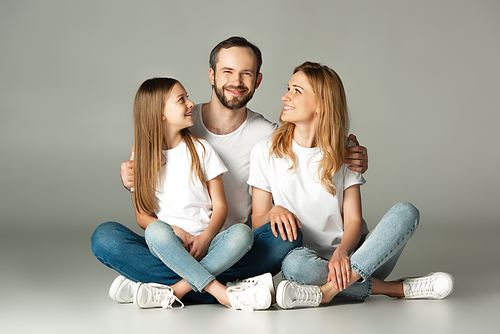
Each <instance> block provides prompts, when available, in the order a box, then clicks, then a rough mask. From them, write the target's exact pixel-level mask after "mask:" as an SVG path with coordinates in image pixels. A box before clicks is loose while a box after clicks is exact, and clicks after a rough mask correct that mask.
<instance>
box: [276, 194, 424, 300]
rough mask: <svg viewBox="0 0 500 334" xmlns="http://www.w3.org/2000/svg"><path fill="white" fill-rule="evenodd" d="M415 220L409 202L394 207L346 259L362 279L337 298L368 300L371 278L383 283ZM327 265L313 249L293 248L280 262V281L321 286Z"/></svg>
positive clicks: (416, 223) (414, 213)
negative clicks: (281, 265) (348, 258)
mask: <svg viewBox="0 0 500 334" xmlns="http://www.w3.org/2000/svg"><path fill="white" fill-rule="evenodd" d="M419 217H420V216H419V212H418V210H417V209H416V208H415V207H414V206H413V205H412V204H410V203H398V204H396V205H394V206H393V207H392V208H391V209H390V210H389V211H388V212H387V213H386V214H385V215H384V217H383V218H382V220H381V221H380V222H379V223H378V224H377V226H376V227H375V228H374V229H373V230H372V231H371V232H370V233H369V234H368V235H367V236H366V238H365V240H364V242H363V243H362V245H361V246H360V247H359V248H358V249H356V250H355V251H354V252H353V253H352V254H351V256H350V261H351V268H352V269H353V270H354V271H356V272H357V273H358V274H359V275H360V276H361V277H362V279H360V281H359V282H356V283H354V284H353V285H351V286H349V287H348V288H347V289H345V290H343V291H342V292H340V293H339V294H338V295H339V296H347V297H351V298H355V299H359V300H365V299H366V298H367V297H369V296H370V295H371V291H372V277H375V278H378V279H381V280H384V279H386V278H387V276H389V274H390V273H391V271H392V269H393V268H394V266H395V265H396V262H397V260H398V258H399V256H400V255H401V253H402V252H403V249H404V247H405V246H406V243H407V242H408V240H409V239H410V238H411V236H412V235H413V233H414V232H415V230H416V228H417V226H418V223H419ZM328 262H329V259H323V258H321V257H319V256H318V255H317V254H316V252H314V251H313V250H310V249H307V248H302V247H301V248H298V249H295V250H293V251H292V252H290V254H288V255H287V257H286V258H285V260H284V261H283V267H282V274H283V278H284V279H286V280H291V281H295V282H297V283H300V284H308V285H319V286H321V285H324V284H326V282H327V279H328Z"/></svg>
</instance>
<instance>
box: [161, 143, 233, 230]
mask: <svg viewBox="0 0 500 334" xmlns="http://www.w3.org/2000/svg"><path fill="white" fill-rule="evenodd" d="M200 142H202V144H203V146H204V147H205V149H203V146H201V145H200V144H199V143H198V142H196V141H195V142H194V144H195V147H196V151H197V153H198V157H199V158H200V164H201V168H202V171H203V175H204V176H205V180H206V181H210V180H212V179H213V178H215V177H217V176H219V175H221V174H224V173H225V172H226V171H227V168H226V166H224V163H223V162H222V160H221V159H220V158H219V156H218V155H217V152H215V150H214V149H213V147H212V145H210V144H209V143H208V142H207V141H206V140H203V139H200ZM163 154H164V155H165V157H166V160H167V163H166V164H165V165H164V166H163V168H162V171H161V183H160V186H159V187H158V189H157V191H156V198H155V201H156V207H157V209H156V212H155V213H156V216H157V217H158V219H159V220H162V221H164V222H166V223H168V224H170V225H175V226H178V227H180V228H182V229H183V230H185V231H186V232H188V233H190V234H192V235H199V234H201V233H202V232H203V231H204V230H205V229H206V228H207V226H208V224H209V223H210V217H211V215H212V201H211V200H210V195H209V193H208V189H207V187H206V186H204V185H203V184H202V183H201V182H200V180H199V179H198V176H197V175H196V174H195V173H191V172H190V171H191V154H190V153H189V149H188V147H187V146H186V143H185V142H184V140H183V141H182V142H181V143H180V144H179V145H177V146H176V147H174V148H173V149H170V150H164V151H163Z"/></svg>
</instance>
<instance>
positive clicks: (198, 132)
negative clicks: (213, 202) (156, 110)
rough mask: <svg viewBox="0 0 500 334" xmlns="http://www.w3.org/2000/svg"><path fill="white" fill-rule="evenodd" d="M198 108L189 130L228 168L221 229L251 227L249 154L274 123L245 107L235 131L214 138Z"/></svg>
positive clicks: (273, 128) (196, 106) (194, 111)
mask: <svg viewBox="0 0 500 334" xmlns="http://www.w3.org/2000/svg"><path fill="white" fill-rule="evenodd" d="M201 106H202V105H201V104H197V105H195V106H194V108H193V119H194V125H193V126H192V127H190V128H189V130H190V131H191V133H192V134H194V135H195V136H197V137H200V138H204V139H206V140H208V141H209V142H210V144H212V146H213V147H214V148H215V150H216V151H217V153H218V154H219V156H220V157H221V159H222V161H224V164H225V165H226V167H227V169H228V171H227V173H226V174H224V176H223V181H224V190H225V193H226V200H227V204H228V208H229V209H228V216H227V219H226V223H225V224H224V226H223V227H222V230H224V229H227V228H228V227H230V226H232V225H234V224H237V223H247V224H248V225H249V226H251V222H250V220H249V218H250V215H251V213H252V197H251V196H250V193H249V192H248V185H247V180H248V173H249V168H250V153H251V152H252V148H253V147H254V146H255V144H257V143H258V142H259V141H260V140H262V139H265V138H267V137H269V135H270V134H271V133H272V132H273V131H274V130H275V129H276V124H274V123H271V122H269V121H268V120H267V119H265V118H264V117H263V116H262V115H261V114H258V113H256V112H253V111H251V110H250V109H248V108H247V118H246V120H245V122H244V123H243V124H242V125H241V126H240V127H239V128H238V129H237V130H235V131H233V132H231V133H230V134H227V135H216V134H214V133H212V132H210V131H209V130H208V129H207V128H206V127H205V125H204V124H203V117H202V114H201Z"/></svg>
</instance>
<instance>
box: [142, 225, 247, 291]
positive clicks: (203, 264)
mask: <svg viewBox="0 0 500 334" xmlns="http://www.w3.org/2000/svg"><path fill="white" fill-rule="evenodd" d="M144 236H145V238H146V243H147V245H148V246H149V250H150V251H151V253H153V255H154V256H156V257H157V258H159V259H160V260H161V261H162V262H163V263H164V264H165V265H166V266H167V267H169V268H170V269H171V270H172V271H173V272H175V273H176V274H177V275H178V276H180V277H182V278H184V279H185V280H186V281H187V282H188V283H189V285H190V286H191V289H192V290H193V291H197V292H201V291H203V288H204V287H205V286H206V285H207V284H208V283H210V282H212V281H213V280H214V279H215V276H214V275H218V274H220V273H222V272H223V271H225V270H226V269H228V268H230V267H231V266H232V265H234V264H235V263H236V262H237V261H238V260H239V259H241V258H242V257H243V255H245V253H246V252H248V251H249V250H250V248H252V244H253V233H252V230H251V229H250V227H248V226H247V225H244V224H237V225H233V226H231V227H230V228H228V229H227V230H226V231H224V232H221V233H218V234H217V235H216V236H215V237H214V238H213V240H212V241H211V242H210V246H209V248H208V252H207V254H206V256H205V257H204V258H203V259H202V260H201V261H200V262H198V261H197V260H196V259H195V258H194V257H192V256H191V254H189V252H188V251H187V250H186V249H185V248H184V247H183V246H182V240H181V238H179V237H178V236H177V235H176V234H175V232H174V230H173V229H172V227H171V226H170V225H168V224H167V223H165V222H163V221H159V220H157V221H154V222H152V223H151V224H149V225H148V227H147V228H146V231H145V232H144Z"/></svg>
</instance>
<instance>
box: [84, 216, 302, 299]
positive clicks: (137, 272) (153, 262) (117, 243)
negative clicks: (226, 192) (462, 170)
mask: <svg viewBox="0 0 500 334" xmlns="http://www.w3.org/2000/svg"><path fill="white" fill-rule="evenodd" d="M222 233H225V232H222ZM278 233H279V232H278ZM253 235H254V238H253V239H254V243H253V246H252V248H251V249H250V251H248V252H247V253H246V254H245V255H244V256H243V257H242V258H241V259H240V260H239V261H238V262H236V264H235V265H234V266H232V267H231V268H229V269H228V270H225V271H224V272H223V273H222V274H220V275H217V276H216V278H217V280H218V281H219V282H220V283H222V284H225V283H226V282H229V281H235V280H237V279H245V278H248V277H253V276H257V275H261V274H264V273H267V272H269V273H271V274H272V275H276V274H277V273H278V272H279V271H280V270H281V263H282V261H283V259H284V258H285V256H286V255H287V254H288V253H289V252H290V251H291V250H292V249H294V248H296V247H300V246H302V233H301V232H300V230H299V232H298V237H297V240H295V241H293V242H289V241H284V240H283V239H282V238H281V236H278V237H277V238H276V237H275V236H274V235H273V234H272V232H271V225H270V223H267V224H265V225H263V226H261V227H260V228H258V229H257V230H255V231H253ZM214 239H215V238H214ZM91 245H92V252H93V253H94V255H95V256H96V258H97V259H98V260H99V261H101V262H102V263H103V264H104V265H106V266H108V267H110V268H111V269H114V270H115V271H117V272H118V273H119V274H121V275H123V276H125V277H127V278H128V279H130V280H132V281H134V282H143V283H160V284H165V285H173V284H175V283H177V282H178V281H180V280H181V277H180V276H179V275H178V274H176V273H175V272H173V271H172V270H171V269H169V268H168V267H167V266H166V265H165V264H164V263H163V262H162V261H161V260H160V259H158V258H157V257H155V256H154V255H153V254H152V253H151V252H150V250H149V248H148V245H147V242H146V239H145V238H144V237H143V236H140V235H138V234H137V233H135V232H133V231H132V230H130V229H129V228H127V227H126V226H124V225H122V224H119V223H116V222H106V223H103V224H101V225H99V226H98V227H97V228H96V230H95V231H94V234H93V235H92V238H91ZM185 297H186V298H189V299H192V300H195V301H199V302H203V303H214V302H216V300H215V298H214V297H212V296H211V295H210V294H208V293H204V292H203V293H199V292H194V291H191V292H189V293H188V294H187V295H186V296H185Z"/></svg>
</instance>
